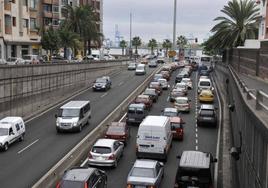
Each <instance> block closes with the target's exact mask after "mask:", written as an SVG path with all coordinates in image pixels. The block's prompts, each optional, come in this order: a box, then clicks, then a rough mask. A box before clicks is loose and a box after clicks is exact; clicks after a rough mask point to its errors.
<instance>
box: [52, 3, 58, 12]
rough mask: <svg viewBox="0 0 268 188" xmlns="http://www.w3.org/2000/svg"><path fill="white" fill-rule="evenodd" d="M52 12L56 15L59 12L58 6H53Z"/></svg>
mask: <svg viewBox="0 0 268 188" xmlns="http://www.w3.org/2000/svg"><path fill="white" fill-rule="evenodd" d="M52 11H53V12H54V13H58V12H59V6H56V5H53V7H52Z"/></svg>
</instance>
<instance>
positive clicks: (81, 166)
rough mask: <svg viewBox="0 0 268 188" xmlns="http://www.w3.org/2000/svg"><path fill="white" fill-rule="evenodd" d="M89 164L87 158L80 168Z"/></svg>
mask: <svg viewBox="0 0 268 188" xmlns="http://www.w3.org/2000/svg"><path fill="white" fill-rule="evenodd" d="M87 162H88V159H87V158H86V159H85V160H84V162H83V163H82V164H81V165H80V167H84V166H85V165H86V164H87Z"/></svg>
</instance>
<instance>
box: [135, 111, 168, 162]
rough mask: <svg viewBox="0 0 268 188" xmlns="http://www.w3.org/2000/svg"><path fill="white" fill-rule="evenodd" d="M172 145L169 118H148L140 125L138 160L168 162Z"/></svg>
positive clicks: (137, 148) (137, 142)
mask: <svg viewBox="0 0 268 188" xmlns="http://www.w3.org/2000/svg"><path fill="white" fill-rule="evenodd" d="M171 144H172V132H171V126H170V120H169V117H166V116H147V117H146V118H145V119H144V120H143V121H142V122H141V124H140V126H139V129H138V133H137V140H136V155H137V158H149V159H162V160H164V161H166V160H167V155H168V152H169V150H170V148H171Z"/></svg>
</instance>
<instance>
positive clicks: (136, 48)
mask: <svg viewBox="0 0 268 188" xmlns="http://www.w3.org/2000/svg"><path fill="white" fill-rule="evenodd" d="M135 54H138V46H135Z"/></svg>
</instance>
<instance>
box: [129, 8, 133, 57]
mask: <svg viewBox="0 0 268 188" xmlns="http://www.w3.org/2000/svg"><path fill="white" fill-rule="evenodd" d="M129 55H130V58H132V12H130V28H129Z"/></svg>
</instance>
